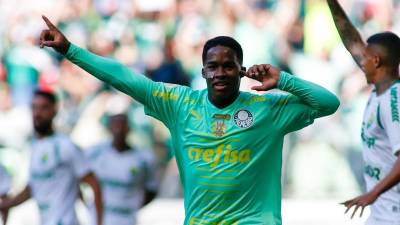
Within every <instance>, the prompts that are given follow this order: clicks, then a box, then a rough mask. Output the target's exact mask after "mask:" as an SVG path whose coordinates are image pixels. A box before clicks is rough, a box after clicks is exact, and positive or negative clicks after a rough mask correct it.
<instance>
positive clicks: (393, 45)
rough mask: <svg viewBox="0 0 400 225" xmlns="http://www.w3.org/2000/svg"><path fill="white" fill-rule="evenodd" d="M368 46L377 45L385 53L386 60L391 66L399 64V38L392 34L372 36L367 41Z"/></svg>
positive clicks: (385, 33)
mask: <svg viewBox="0 0 400 225" xmlns="http://www.w3.org/2000/svg"><path fill="white" fill-rule="evenodd" d="M367 43H368V44H369V45H379V46H380V47H383V48H384V49H385V51H386V54H387V58H386V59H384V60H386V61H387V62H388V63H389V64H390V65H392V66H395V67H396V66H398V65H399V63H400V38H399V36H397V35H396V34H395V33H392V32H382V33H377V34H374V35H372V36H371V37H369V38H368V39H367Z"/></svg>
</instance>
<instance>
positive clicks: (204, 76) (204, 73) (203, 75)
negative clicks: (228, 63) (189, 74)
mask: <svg viewBox="0 0 400 225" xmlns="http://www.w3.org/2000/svg"><path fill="white" fill-rule="evenodd" d="M201 76H202V77H203V78H204V79H206V78H207V77H206V72H205V71H204V68H202V69H201Z"/></svg>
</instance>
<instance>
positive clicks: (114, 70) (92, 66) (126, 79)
mask: <svg viewBox="0 0 400 225" xmlns="http://www.w3.org/2000/svg"><path fill="white" fill-rule="evenodd" d="M65 56H66V58H67V59H68V60H70V61H71V62H72V63H74V64H76V65H77V66H79V67H80V68H82V69H84V70H85V71H87V72H88V73H90V74H92V75H93V76H95V77H96V78H98V79H99V80H102V81H104V82H105V83H107V84H110V85H112V86H113V87H115V88H116V89H118V90H120V91H122V92H124V93H126V94H128V95H130V96H132V97H133V98H134V99H136V100H138V101H139V102H142V103H143V101H144V100H145V98H146V95H147V93H146V92H145V88H146V85H147V84H148V82H151V81H150V80H149V79H147V78H146V77H144V76H143V75H141V74H136V73H134V72H133V71H132V70H130V69H129V68H128V67H126V66H124V65H122V64H121V63H119V62H117V61H115V60H112V59H109V58H105V57H101V56H98V55H95V54H93V53H91V52H89V51H87V50H84V49H82V48H79V47H77V46H75V45H74V44H71V45H70V47H69V49H68V52H67V54H65Z"/></svg>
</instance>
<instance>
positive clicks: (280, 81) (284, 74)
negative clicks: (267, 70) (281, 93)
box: [276, 70, 292, 90]
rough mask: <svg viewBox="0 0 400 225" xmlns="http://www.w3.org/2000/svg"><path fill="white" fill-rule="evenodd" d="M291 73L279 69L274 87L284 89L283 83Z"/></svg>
mask: <svg viewBox="0 0 400 225" xmlns="http://www.w3.org/2000/svg"><path fill="white" fill-rule="evenodd" d="M291 76H292V75H291V74H289V73H287V72H285V71H282V70H280V71H279V78H278V82H277V84H276V87H277V88H278V89H280V90H284V89H285V84H286V82H287V81H288V79H289V78H290V77H291Z"/></svg>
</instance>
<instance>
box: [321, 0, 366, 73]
mask: <svg viewBox="0 0 400 225" xmlns="http://www.w3.org/2000/svg"><path fill="white" fill-rule="evenodd" d="M327 2H328V6H329V9H330V11H331V13H332V18H333V21H334V22H335V26H336V29H337V30H338V32H339V35H340V38H341V39H342V41H343V44H344V46H345V47H346V49H347V50H348V51H349V52H350V54H351V56H352V57H353V58H354V60H355V61H356V63H357V65H358V66H359V67H360V68H361V69H362V66H361V60H362V59H363V58H364V54H365V53H364V52H365V49H366V44H365V43H364V41H363V40H362V38H361V35H360V33H359V32H358V31H357V29H356V28H355V27H354V26H353V24H352V23H351V22H350V20H349V18H348V17H347V15H346V13H345V12H344V10H343V8H342V7H341V6H340V4H339V2H338V1H337V0H327Z"/></svg>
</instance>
